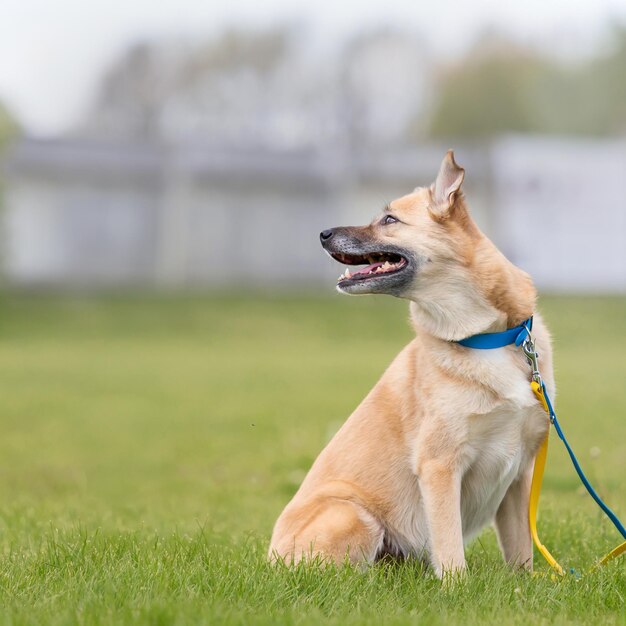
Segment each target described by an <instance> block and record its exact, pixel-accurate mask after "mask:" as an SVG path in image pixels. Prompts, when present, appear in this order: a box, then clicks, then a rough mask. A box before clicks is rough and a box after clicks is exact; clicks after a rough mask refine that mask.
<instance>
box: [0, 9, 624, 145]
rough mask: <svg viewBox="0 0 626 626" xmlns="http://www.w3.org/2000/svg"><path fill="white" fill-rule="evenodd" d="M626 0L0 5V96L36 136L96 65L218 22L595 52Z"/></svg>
mask: <svg viewBox="0 0 626 626" xmlns="http://www.w3.org/2000/svg"><path fill="white" fill-rule="evenodd" d="M612 20H613V21H620V22H621V23H622V24H624V23H626V0H465V1H464V0H429V1H424V0H377V1H376V2H366V0H332V1H329V0H312V1H311V0H307V1H305V0H256V1H245V0H106V1H104V0H0V99H1V100H2V101H4V102H5V103H6V104H8V105H9V107H10V108H11V109H12V110H13V111H14V112H15V113H16V114H17V116H18V117H19V118H20V119H21V121H22V122H23V123H24V124H25V125H26V126H27V128H28V129H29V130H30V131H31V132H34V133H36V134H43V135H51V134H55V133H59V132H62V131H63V130H64V129H65V128H67V127H68V126H69V125H71V124H72V122H73V121H74V120H76V119H77V117H78V116H80V115H81V114H83V113H84V111H85V109H86V107H87V106H88V104H89V102H90V99H91V98H92V97H93V93H94V89H95V86H96V85H97V83H98V80H99V77H100V75H101V72H102V70H103V68H104V67H105V66H106V64H107V63H108V62H110V61H111V59H112V58H113V57H114V56H115V55H116V54H117V53H119V51H120V50H121V49H123V47H124V46H125V45H126V44H128V43H129V42H132V41H134V40H137V39H141V38H146V37H149V38H152V37H157V36H166V37H172V36H173V37H176V36H184V37H194V38H195V37H197V38H200V37H205V36H209V35H211V34H214V33H216V32H218V31H219V30H220V29H221V28H223V27H225V26H235V25H242V26H246V27H255V26H256V27H263V26H268V25H272V24H277V23H281V22H288V23H296V24H299V25H304V26H306V27H307V29H308V31H309V32H310V33H311V37H312V40H313V41H314V42H315V44H317V45H322V46H324V45H332V44H334V43H336V42H337V41H339V40H340V39H341V37H342V36H344V35H346V34H349V33H350V32H353V31H357V30H360V29H363V28H368V27H375V26H378V25H381V24H391V25H394V24H397V25H400V26H403V27H406V28H409V29H411V30H414V31H415V32H416V33H417V34H418V35H419V36H420V37H422V38H424V39H425V40H426V43H427V46H428V47H429V48H430V49H432V50H433V51H434V52H435V53H436V54H438V55H455V54H458V53H459V52H462V51H463V50H464V49H466V48H467V46H469V45H470V44H471V43H472V41H473V40H474V38H475V37H476V36H477V34H478V33H480V32H481V31H482V30H484V29H485V28H487V27H497V28H498V29H500V30H502V31H504V32H505V33H509V34H511V35H512V36H513V37H515V38H516V39H518V40H520V41H522V42H526V43H530V44H533V45H538V46H541V47H543V48H545V49H548V50H551V51H553V52H555V53H556V54H559V55H566V56H567V55H573V56H576V55H585V54H588V53H591V52H593V51H595V50H596V49H597V48H598V46H599V45H601V42H602V41H603V38H604V36H605V35H606V33H607V32H608V31H609V25H610V23H611V21H612Z"/></svg>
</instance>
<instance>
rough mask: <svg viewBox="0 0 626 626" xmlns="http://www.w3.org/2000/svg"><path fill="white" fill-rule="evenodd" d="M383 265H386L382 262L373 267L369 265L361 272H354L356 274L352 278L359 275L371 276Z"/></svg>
mask: <svg viewBox="0 0 626 626" xmlns="http://www.w3.org/2000/svg"><path fill="white" fill-rule="evenodd" d="M381 265H384V263H383V262H382V261H381V262H379V263H372V264H371V265H368V266H367V267H364V268H363V269H361V270H359V271H358V272H354V274H352V276H356V275H357V274H369V273H370V272H373V271H375V270H376V268H377V267H380V266H381Z"/></svg>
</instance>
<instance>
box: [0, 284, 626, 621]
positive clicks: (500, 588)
mask: <svg viewBox="0 0 626 626" xmlns="http://www.w3.org/2000/svg"><path fill="white" fill-rule="evenodd" d="M541 308H542V310H543V312H544V314H545V316H546V318H547V320H548V322H549V324H550V326H551V328H552V330H553V334H554V338H555V348H556V363H557V380H558V383H559V397H558V410H559V415H560V419H561V422H562V424H563V427H564V428H565V429H566V432H567V434H568V435H569V437H570V439H571V442H572V444H573V446H574V448H575V449H576V451H577V452H578V453H579V455H580V458H581V461H582V462H583V464H584V466H585V468H586V469H587V470H588V472H589V474H590V476H591V477H592V479H593V480H594V482H595V484H596V485H597V487H598V488H599V490H600V491H601V493H602V494H603V496H605V497H606V499H607V501H608V502H609V503H610V504H611V505H612V506H613V507H614V508H615V510H616V511H617V512H618V513H620V514H621V515H622V517H626V480H625V476H626V385H625V382H626V299H617V298H615V299H611V298H605V299H575V298H544V299H543V300H542V303H541ZM406 319H407V311H406V304H405V303H402V302H399V301H395V300H393V299H391V298H387V299H386V298H369V299H368V298H354V299H350V298H342V297H339V296H327V297H313V296H301V297H292V298H290V297H287V296H284V297H282V296H281V297H278V296H277V297H273V298H270V297H260V296H257V297H252V296H250V297H248V298H237V297H230V296H221V297H214V298H211V297H208V296H207V297H184V298H178V299H174V298H171V299H167V298H157V297H147V296H144V297H136V298H131V297H122V296H120V297H107V298H99V299H87V298H85V299H82V298H76V297H74V298H65V299H63V298H55V297H52V296H39V297H36V296H11V297H9V296H5V297H4V298H3V299H2V300H1V301H0V407H1V408H0V419H1V424H2V430H1V431H0V432H1V435H2V436H1V437H0V459H1V461H0V550H1V557H0V558H1V561H0V563H1V564H0V607H1V608H0V624H37V625H41V624H58V625H67V624H117V623H138V624H194V623H204V624H215V623H225V624H278V623H281V624H283V623H284V624H318V623H327V624H336V625H348V626H349V625H351V624H406V623H413V624H417V623H428V624H431V623H432V624H444V623H445V624H451V623H457V624H473V623H476V624H509V623H510V624H525V625H526V624H544V623H545V624H548V623H550V624H552V623H556V624H569V623H589V624H626V614H625V598H626V577H625V575H624V574H625V567H624V562H626V561H622V562H614V563H613V564H612V565H610V566H609V567H607V568H605V569H603V570H601V571H597V572H595V573H593V574H591V575H588V576H585V577H583V578H582V579H580V580H578V579H576V578H575V577H568V578H567V579H565V580H562V581H557V582H555V581H553V580H551V579H550V578H549V577H530V576H528V575H524V574H519V573H517V574H515V573H511V572H509V571H508V570H507V569H506V568H505V567H504V566H503V565H502V564H501V563H500V556H499V553H498V550H497V547H496V543H495V539H494V536H493V532H492V531H491V530H487V531H485V533H484V534H483V535H482V536H481V538H480V539H479V540H478V541H476V542H475V543H474V544H473V545H472V546H471V547H470V549H469V550H468V562H469V571H470V574H469V576H468V577H467V578H466V579H465V580H464V581H462V582H459V583H458V584H457V585H455V586H452V587H442V586H441V584H440V583H439V582H438V581H437V580H435V579H434V578H433V577H432V576H431V575H430V574H429V573H428V572H427V571H424V570H423V569H422V568H421V567H420V566H419V564H417V563H415V562H407V563H404V564H400V565H398V564H392V563H383V564H379V565H376V566H374V567H370V568H367V569H366V570H358V569H352V568H348V567H347V568H343V569H341V568H340V569H335V568H323V567H320V566H315V565H309V566H306V567H304V566H300V567H298V568H296V569H295V570H289V569H286V568H272V567H269V566H268V565H267V564H266V563H265V551H266V549H267V543H268V538H269V534H270V532H271V527H272V524H273V522H274V520H275V518H276V517H277V515H278V514H279V512H280V510H281V508H282V507H283V506H284V505H285V504H286V502H287V501H288V499H289V498H290V496H291V495H292V494H293V493H294V491H295V489H296V488H297V486H298V484H299V483H300V481H301V480H302V478H303V476H304V473H305V472H306V470H307V469H308V467H309V466H310V464H311V462H312V461H313V459H314V458H315V456H316V454H317V453H318V452H319V451H320V449H321V448H322V446H323V445H324V444H325V442H326V441H327V440H328V438H329V437H330V436H331V435H332V433H333V432H334V431H335V430H336V429H337V427H338V426H339V424H340V423H341V422H342V421H343V420H344V419H345V418H346V417H347V416H348V414H349V413H350V412H351V410H352V409H353V408H354V407H355V406H356V404H357V403H358V402H359V401H360V400H361V399H362V397H363V396H364V395H365V393H366V392H367V391H368V390H369V388H370V387H371V386H372V385H373V384H374V382H375V381H376V380H377V378H378V377H379V376H380V374H381V373H382V371H383V370H384V368H385V367H386V365H387V364H388V363H389V361H390V360H391V359H392V358H393V356H394V355H395V354H396V353H397V352H398V351H399V349H400V348H401V347H402V345H403V344H404V343H405V342H407V341H408V340H409V338H410V336H411V331H410V329H409V326H408V324H407V323H406ZM593 447H597V448H599V450H600V454H599V457H597V458H592V455H591V454H590V450H591V449H592V448H593ZM540 531H541V536H542V538H543V540H544V542H545V543H546V544H547V545H548V546H549V547H550V548H551V549H553V552H554V553H555V555H556V556H557V557H558V558H559V559H560V560H561V561H562V562H563V563H564V564H566V565H567V566H568V567H575V568H577V569H578V570H579V571H584V570H585V569H586V568H587V567H588V566H589V565H591V564H592V563H593V561H594V559H595V557H596V556H598V555H601V554H603V553H604V552H606V551H607V550H608V549H609V548H610V547H612V546H613V545H615V544H616V543H617V542H618V539H619V537H618V535H617V533H616V531H615V530H614V529H613V527H612V526H611V525H610V523H609V522H608V521H605V520H604V519H603V518H602V517H601V515H600V514H599V513H598V511H597V510H596V509H595V508H594V506H593V504H592V502H591V501H590V498H589V497H588V496H586V495H583V494H581V493H580V489H579V485H578V482H577V479H576V478H575V475H574V473H573V470H572V469H571V467H570V466H569V464H568V461H567V459H566V456H565V453H564V451H563V450H562V449H561V448H560V446H559V444H558V443H557V442H556V438H555V437H553V441H552V444H551V451H550V458H549V462H548V470H547V476H546V481H545V488H544V493H543V498H542V509H541V518H540ZM536 563H537V565H538V570H539V571H543V572H545V571H546V567H545V566H544V564H543V563H541V561H540V560H539V558H538V557H536Z"/></svg>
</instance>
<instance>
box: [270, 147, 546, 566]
mask: <svg viewBox="0 0 626 626" xmlns="http://www.w3.org/2000/svg"><path fill="white" fill-rule="evenodd" d="M460 172H462V170H461V168H458V166H457V165H456V163H455V162H454V158H453V156H452V154H451V153H449V154H448V155H446V159H444V163H442V169H441V170H440V173H439V176H438V178H437V181H436V183H435V184H434V185H433V186H432V187H431V188H419V189H416V190H415V191H414V192H413V193H411V194H409V195H407V196H404V197H402V198H400V199H398V200H395V201H394V202H392V203H391V204H390V206H389V207H388V210H389V212H391V213H392V214H393V215H394V216H396V217H398V218H399V219H400V220H401V222H402V223H397V224H392V225H389V226H385V227H382V226H380V225H379V224H380V219H379V218H377V219H376V220H375V221H374V222H372V223H371V224H370V225H368V226H365V227H362V230H363V232H364V233H365V234H366V235H367V237H370V238H376V240H377V241H380V242H382V243H387V244H394V245H398V246H402V247H404V248H405V249H410V250H414V251H416V252H417V253H419V254H420V255H421V256H422V257H423V258H425V259H427V260H426V262H425V263H424V264H423V265H422V267H421V268H420V270H419V272H418V273H417V275H416V277H415V280H414V281H413V283H412V286H411V288H410V289H409V291H408V292H407V293H406V294H404V297H406V298H407V299H409V300H410V301H411V303H410V311H411V319H412V322H413V325H414V328H415V333H416V336H415V338H414V339H413V340H412V341H411V343H409V345H408V346H406V347H405V348H404V350H402V352H400V354H399V355H398V356H397V357H396V359H395V360H394V361H393V362H392V363H391V365H390V366H389V368H388V369H387V371H386V372H385V373H384V374H383V376H382V378H381V379H380V380H379V381H378V383H377V384H376V385H375V386H374V388H373V389H372V390H371V391H370V393H369V394H368V395H367V397H366V398H365V399H364V400H363V402H362V403H361V404H360V406H359V407H358V408H357V409H356V410H355V411H354V413H353V414H352V415H351V416H350V417H349V419H348V420H347V421H346V423H345V424H344V425H343V427H342V428H341V429H340V430H339V432H338V433H337V434H336V435H335V437H334V438H333V439H332V441H331V442H330V443H329V444H328V445H327V446H326V448H325V449H324V450H323V451H322V452H321V454H320V455H319V457H318V458H317V460H316V461H315V463H314V464H313V467H312V468H311V470H310V472H309V473H308V475H307V476H306V478H305V480H304V482H303V483H302V485H301V487H300V489H299V490H298V492H297V493H296V495H295V496H294V498H293V499H292V501H291V502H290V503H289V504H288V505H287V507H286V508H285V510H284V511H283V513H282V514H281V516H280V517H279V519H278V521H277V522H276V526H275V528H274V533H273V536H272V540H271V545H270V556H271V558H274V559H276V558H280V559H285V560H287V561H298V560H300V559H301V558H303V557H310V556H316V555H317V556H321V557H322V558H329V559H331V560H333V561H335V562H342V561H343V560H344V559H345V558H349V559H350V560H352V561H366V562H369V561H373V560H374V559H375V558H377V557H379V556H381V555H382V554H385V553H392V554H396V555H398V556H415V557H419V558H421V557H424V558H428V559H429V561H430V563H431V564H432V566H433V568H434V570H435V572H436V574H437V575H438V576H443V574H444V573H445V572H447V571H460V570H463V569H464V567H465V556H464V545H465V543H467V541H469V540H470V539H471V538H472V537H474V536H475V535H476V534H477V533H478V532H480V530H481V529H482V528H483V527H484V526H485V525H486V524H489V523H491V522H494V523H495V526H496V530H497V533H498V539H499V543H500V546H501V548H502V553H503V555H504V558H505V559H506V561H508V562H510V563H511V564H514V565H523V566H525V567H527V568H531V567H532V544H531V540H530V531H529V526H528V498H529V489H530V476H531V473H532V467H533V461H534V457H535V454H536V452H537V450H538V447H539V445H540V443H541V441H542V439H543V437H544V436H545V433H546V430H547V428H548V423H547V420H546V416H545V414H544V412H543V409H542V408H541V407H540V406H539V404H538V402H537V401H536V399H535V398H534V396H533V395H532V392H531V390H530V386H529V380H530V369H529V366H528V364H527V363H526V360H525V358H524V355H523V354H522V352H521V350H520V349H519V348H516V347H515V346H507V347H505V348H501V349H498V350H485V351H482V350H471V349H468V348H464V347H462V346H460V345H458V344H456V343H453V342H451V340H458V339H461V338H464V337H467V336H469V335H472V334H476V333H482V332H495V331H501V330H504V329H506V328H507V327H510V326H514V325H517V324H519V323H521V322H522V321H523V320H525V319H526V318H528V317H529V316H530V315H531V314H532V313H533V312H534V311H535V289H534V287H533V285H532V282H531V280H530V278H529V277H528V275H527V274H525V273H524V272H523V271H521V270H520V269H518V268H516V267H515V266H513V265H512V264H511V263H510V262H509V261H508V260H507V259H506V258H505V257H504V256H503V255H502V254H501V253H500V252H499V251H498V250H497V249H496V247H495V246H494V245H493V244H492V243H491V242H490V241H489V240H488V239H487V238H486V237H485V236H484V235H483V234H482V233H481V232H480V230H479V229H478V227H477V226H476V224H475V223H474V222H473V221H472V219H471V217H470V215H469V212H468V209H467V206H466V203H465V199H464V198H463V194H462V191H460V184H461V182H462V180H463V173H460ZM455 186H456V187H455ZM533 334H534V336H535V339H536V344H537V349H538V352H539V353H540V356H541V362H540V363H541V369H542V374H543V376H544V378H545V381H546V385H547V387H548V390H549V392H550V394H551V395H554V381H553V375H552V356H551V347H550V339H549V336H548V332H547V330H546V328H545V325H544V323H543V321H542V319H541V317H540V316H539V315H537V314H535V321H534V332H533Z"/></svg>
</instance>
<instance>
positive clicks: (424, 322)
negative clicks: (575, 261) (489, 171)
mask: <svg viewBox="0 0 626 626" xmlns="http://www.w3.org/2000/svg"><path fill="white" fill-rule="evenodd" d="M466 219H467V218H466ZM470 219H471V218H470ZM472 226H473V227H474V228H475V229H476V230H475V236H476V240H475V241H476V244H475V246H474V251H473V252H474V253H473V255H472V258H471V259H470V261H469V263H468V265H467V266H458V267H453V268H448V269H447V271H446V272H445V274H443V275H441V276H439V277H435V278H434V279H431V280H428V281H424V284H423V285H420V288H419V293H418V294H416V297H415V298H412V301H411V304H410V312H411V319H412V321H413V324H414V325H415V326H417V327H418V329H422V330H423V331H426V332H427V333H428V334H430V335H432V336H434V337H437V338H439V339H444V340H446V341H458V340H459V339H464V338H466V337H470V336H472V335H476V334H479V333H488V332H500V331H503V330H506V329H507V328H512V327H514V326H517V325H519V324H521V323H522V322H523V321H524V320H526V319H528V318H529V317H530V316H531V315H532V314H533V313H534V311H535V301H536V295H537V294H536V291H535V287H534V286H533V283H532V280H531V278H530V276H528V274H526V272H524V271H522V270H521V269H519V268H518V267H516V266H515V265H513V264H512V263H511V262H510V261H509V260H508V259H507V258H506V257H505V256H504V255H503V254H502V253H501V252H500V251H499V250H498V249H497V248H496V247H495V245H494V244H493V243H492V242H491V241H490V240H489V239H488V238H487V237H485V235H483V234H482V233H481V232H480V231H479V230H478V228H477V227H476V226H475V225H474V224H472ZM431 278H432V277H431Z"/></svg>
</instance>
